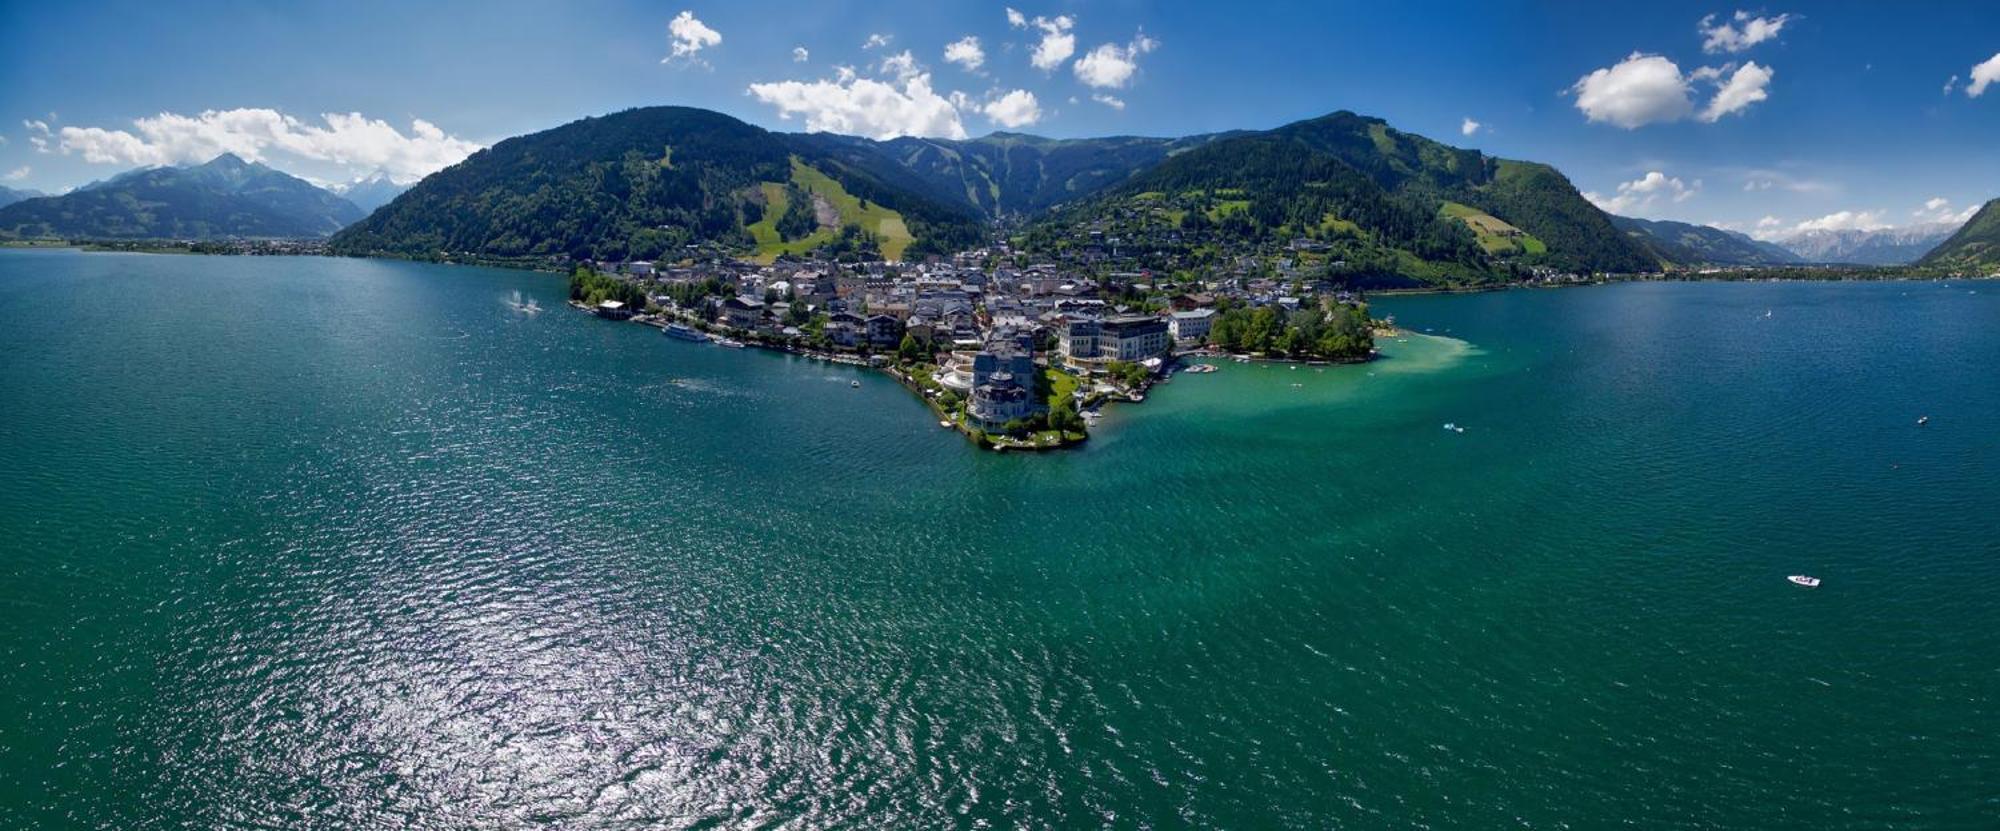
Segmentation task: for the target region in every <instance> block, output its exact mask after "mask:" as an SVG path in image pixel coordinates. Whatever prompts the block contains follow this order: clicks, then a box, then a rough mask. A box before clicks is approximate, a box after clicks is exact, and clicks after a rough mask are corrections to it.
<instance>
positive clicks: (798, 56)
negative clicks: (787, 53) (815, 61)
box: [792, 46, 812, 63]
mask: <svg viewBox="0 0 2000 831" xmlns="http://www.w3.org/2000/svg"><path fill="white" fill-rule="evenodd" d="M809 60H812V53H811V52H808V51H806V48H805V47H803V46H794V47H792V63H805V62H806V61H809Z"/></svg>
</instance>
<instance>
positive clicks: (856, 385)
mask: <svg viewBox="0 0 2000 831" xmlns="http://www.w3.org/2000/svg"><path fill="white" fill-rule="evenodd" d="M847 385H848V386H850V387H853V388H855V389H861V382H860V381H849V382H847Z"/></svg>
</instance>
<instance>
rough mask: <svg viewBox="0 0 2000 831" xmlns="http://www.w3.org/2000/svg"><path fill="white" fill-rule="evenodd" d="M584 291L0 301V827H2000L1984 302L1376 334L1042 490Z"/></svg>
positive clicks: (1167, 421)
mask: <svg viewBox="0 0 2000 831" xmlns="http://www.w3.org/2000/svg"><path fill="white" fill-rule="evenodd" d="M516 290H519V291H521V292H524V293H526V294H527V295H529V296H532V297H535V298H537V299H538V300H539V301H540V303H541V305H542V306H545V307H549V310H548V311H546V312H544V313H542V314H541V315H539V316H532V317H530V316H523V315H521V314H519V313H517V312H515V311H514V310H513V309H511V308H510V307H509V306H508V305H507V303H506V301H507V300H508V299H509V297H511V295H512V293H513V292H514V291H516ZM563 292H564V286H563V283H562V281H561V280H559V279H557V278H554V277H550V276H548V275H540V274H531V273H524V272H511V271H498V270H488V269H476V268H464V267H448V266H432V265H421V264H409V263H393V262H377V261H363V260H339V259H292V258H253V257H240V258H232V257H174V256H144V255H118V254H84V253H78V252H73V251H22V250H12V251H0V552H4V553H0V668H4V673H0V827H8V828H70V827H98V828H183V827H199V828H213V827H271V828H404V827H412V828H490V827H535V826H542V827H560V828H624V827H630V828H652V827H742V826H777V827H807V828H817V827H829V826H834V827H858V828H930V827H992V828H1013V827H1099V826H1103V827H1120V828H1125V827H1156V828H1157V827H1184V826H1195V827H1220V828H1253V827H1311V828H1325V827H1357V828H1372V827H1399V828H1400V827H1415V826H1426V827H1435V828H1499V827H1530V828H1564V827H1571V828H1603V827H1611V826H1619V825H1626V826H1631V827H1645V828H1755V829H1769V828H1812V829H1839V828H1854V829H1862V828H1867V829H1874V828H1885V827H1896V828H1991V827H1994V826H1995V818H1996V817H2000V702H1996V697H1997V696H2000V589H1996V585H1997V584H1996V579H2000V284H1994V283H1963V284H1961V283H1953V284H1950V285H1945V284H1937V283H1882V284H1719V283H1717V284H1629V285H1617V286H1610V287H1600V288H1588V289H1568V290H1559V291H1513V292H1501V293H1491V294H1482V295H1472V296H1452V297H1407V298H1393V299H1384V300H1382V301H1381V302H1379V303H1378V304H1377V310H1378V312H1388V313H1393V314H1394V315H1396V317H1397V318H1398V320H1399V321H1400V322H1401V323H1403V324H1404V325H1406V326H1408V327H1411V328H1412V329H1413V330H1416V331H1417V332H1419V333H1422V332H1424V331H1425V330H1429V331H1430V332H1431V334H1430V335H1423V334H1418V335H1415V336H1413V337H1411V338H1410V339H1408V342H1393V341H1388V342H1385V343H1384V344H1383V346H1384V351H1385V352H1386V353H1387V357H1386V358H1385V359H1384V360H1381V361H1378V362H1375V363H1372V364H1369V365H1365V366H1354V367H1338V368H1327V369H1325V370H1324V371H1321V370H1320V369H1318V368H1314V367H1306V366H1301V367H1300V368H1298V369H1288V368H1286V367H1285V366H1283V365H1277V366H1267V365H1256V366H1238V365H1234V364H1229V365H1225V366H1224V367H1223V369H1222V371H1220V372H1216V373H1213V374H1209V375H1184V376H1180V377H1179V378H1177V379H1176V380H1174V381H1173V382H1172V383H1170V384H1168V385H1166V386H1164V387H1161V388H1159V389H1158V390H1157V391H1156V392H1155V394H1154V395H1153V396H1151V398H1150V400H1148V401H1147V402H1146V403H1144V404H1142V405H1136V406H1127V407H1122V408H1119V409H1116V410H1114V411H1113V412H1112V413H1111V414H1110V416H1109V417H1108V418H1106V419H1105V422H1104V423H1103V424H1102V425H1101V426H1100V427H1099V428H1098V430H1097V431H1096V433H1095V435H1094V437H1093V438H1092V440H1091V441H1090V442H1089V443H1088V445H1086V446H1085V447H1084V448H1083V449H1080V450H1077V451H1074V452H1067V453H1062V454H1056V455H1047V456H1041V457H1033V456H1025V455H1018V454H1013V455H1010V454H995V453H990V452H978V451H975V450H973V449H972V448H971V447H970V446H969V445H968V444H967V443H966V442H965V441H964V440H963V439H961V438H959V437H957V436H956V435H955V434H953V433H951V432H949V431H946V430H942V429H940V428H938V427H937V424H936V421H935V420H934V419H932V418H931V417H929V415H928V413H927V411H926V410H925V409H924V408H923V407H922V405H921V404H919V403H918V402H917V401H915V400H914V399H913V398H912V397H911V396H910V395H909V394H907V393H906V392H904V391H903V390H902V389H901V388H900V387H898V386H897V385H896V384H894V383H893V382H892V381H890V380H889V379H887V378H885V377H882V376H880V375H876V374H870V373H868V372H865V371H860V370H855V369H852V368H847V367H839V366H830V365H825V364H819V363H815V362H811V361H807V360H804V359H799V358H793V357H788V356H781V355H776V354H771V353H764V352H758V351H754V350H743V351H738V350H725V349H720V348H716V347H712V346H706V345H698V344H689V343H684V342H679V341H674V340H671V339H667V338H663V337H661V336H660V335H659V334H658V333H657V332H656V331H654V330H651V329H647V328H644V327H640V326H633V325H623V324H613V323H607V322H604V321H599V320H595V319H592V318H589V317H587V316H584V315H581V314H577V313H575V312H573V311H571V310H569V309H567V308H565V307H563V306H562V305H561V302H560V301H561V299H562V295H563ZM1767 312H1768V313H1769V315H1768V317H1767V316H1766V313H1767ZM855 380H858V381H860V383H861V386H860V387H859V388H858V389H856V388H853V387H851V386H850V382H851V381H855ZM1922 415H1928V416H1929V417H1930V423H1929V425H1928V426H1924V427H1918V426H1916V423H1915V422H1916V419H1917V418H1918V417H1919V416H1922ZM1446 422H1453V423H1456V424H1458V425H1461V426H1463V427H1464V428H1465V432H1463V433H1458V432H1448V431H1445V430H1443V429H1441V425H1443V424H1444V423H1446ZM1797 573H1808V574H1813V575H1817V576H1820V577H1822V578H1824V580H1825V584H1824V585H1823V586H1822V587H1821V588H1819V589H1816V590H1807V589H1802V588H1799V587H1796V586H1793V585H1791V584H1789V583H1787V582H1786V581H1785V576H1786V575H1788V574H1797Z"/></svg>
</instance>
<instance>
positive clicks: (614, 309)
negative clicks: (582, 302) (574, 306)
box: [591, 300, 632, 320]
mask: <svg viewBox="0 0 2000 831" xmlns="http://www.w3.org/2000/svg"><path fill="white" fill-rule="evenodd" d="M591 312H592V313H593V314H596V315H597V316H598V317H601V318H604V319H606V320H625V319H627V318H630V317H631V316H632V310H631V309H628V308H626V307H625V304H624V303H623V302H622V301H618V300H606V301H604V302H602V303H599V304H597V308H595V309H592V310H591Z"/></svg>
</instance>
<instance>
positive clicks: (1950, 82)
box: [1944, 56, 2000, 95]
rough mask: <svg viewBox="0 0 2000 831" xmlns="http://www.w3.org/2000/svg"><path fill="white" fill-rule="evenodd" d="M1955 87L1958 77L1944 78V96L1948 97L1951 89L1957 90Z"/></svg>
mask: <svg viewBox="0 0 2000 831" xmlns="http://www.w3.org/2000/svg"><path fill="white" fill-rule="evenodd" d="M1996 57H2000V56H1996ZM1957 87H1958V76H1957V75H1953V76H1951V77H1950V78H1946V79H1945V81H1944V94H1946V95H1950V94H1951V91H1952V90H1953V89H1955V88H1957Z"/></svg>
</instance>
